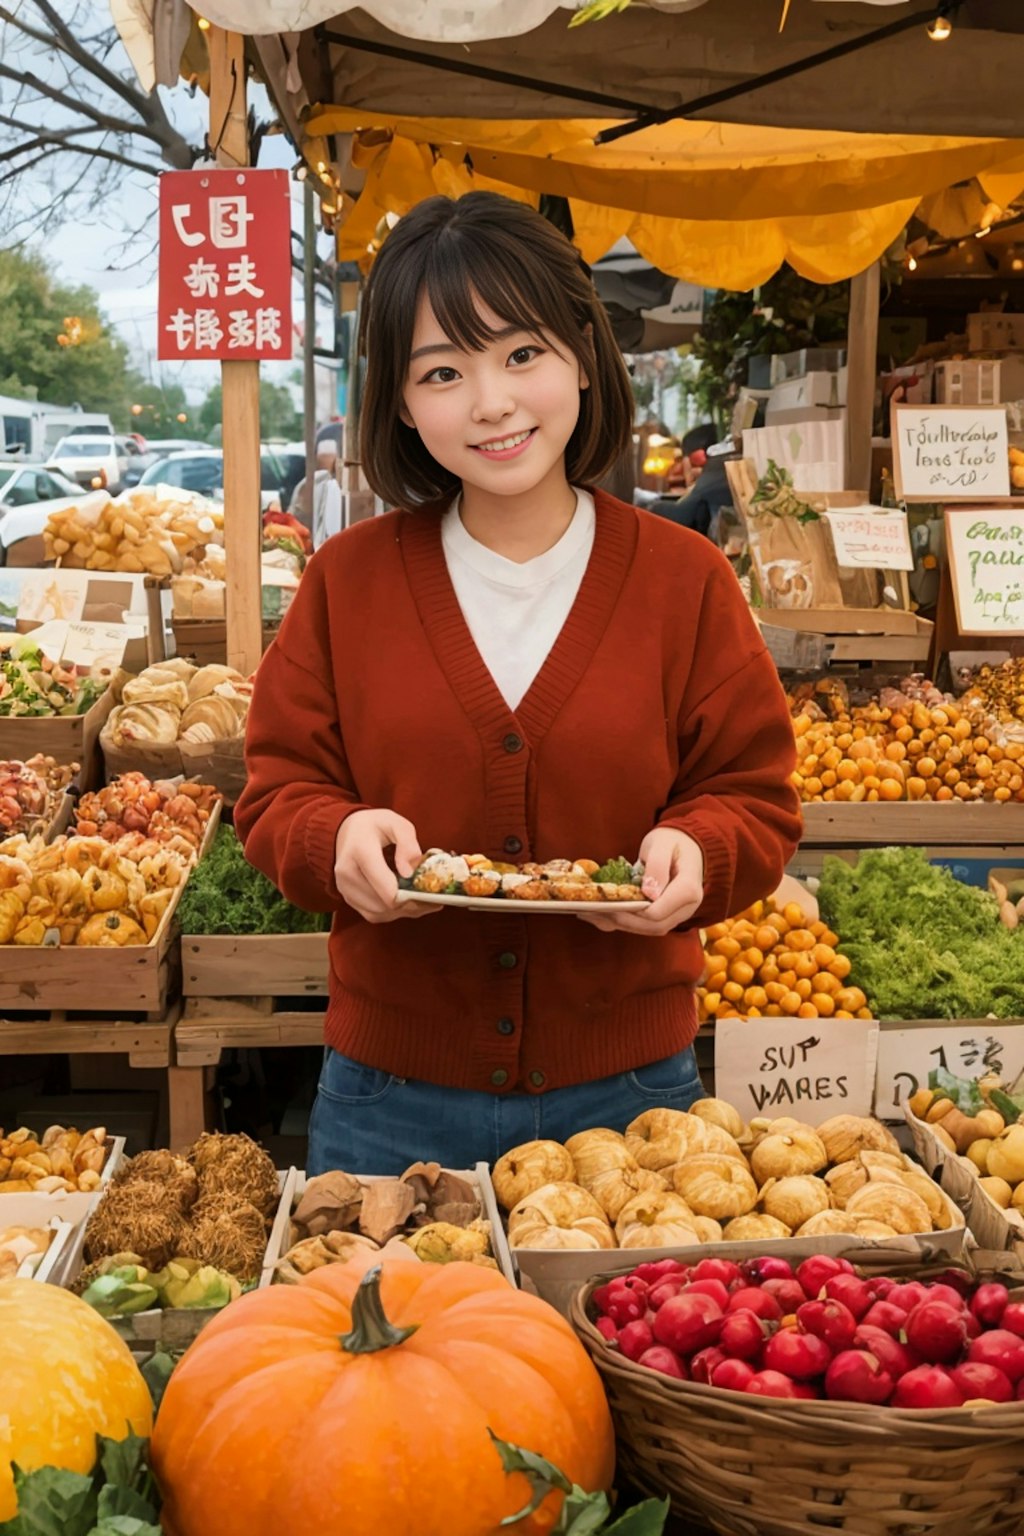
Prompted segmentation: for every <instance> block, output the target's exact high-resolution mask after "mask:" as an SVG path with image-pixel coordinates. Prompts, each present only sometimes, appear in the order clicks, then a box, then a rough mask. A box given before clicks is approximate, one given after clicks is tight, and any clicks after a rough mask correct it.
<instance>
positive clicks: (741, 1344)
mask: <svg viewBox="0 0 1024 1536" xmlns="http://www.w3.org/2000/svg"><path fill="white" fill-rule="evenodd" d="M775 1326H776V1325H775V1324H774V1323H769V1322H766V1321H765V1319H764V1318H761V1317H758V1315H757V1313H756V1312H730V1313H728V1315H727V1316H726V1319H725V1322H724V1323H723V1324H722V1332H721V1334H720V1336H719V1339H718V1345H719V1348H720V1349H721V1351H722V1353H723V1354H724V1355H728V1356H729V1358H730V1359H735V1360H756V1359H757V1358H758V1356H759V1355H760V1353H761V1349H762V1347H763V1345H764V1341H765V1339H767V1338H768V1336H769V1334H770V1333H771V1330H772V1329H773V1328H774V1327H775Z"/></svg>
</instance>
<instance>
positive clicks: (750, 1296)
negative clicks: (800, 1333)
mask: <svg viewBox="0 0 1024 1536" xmlns="http://www.w3.org/2000/svg"><path fill="white" fill-rule="evenodd" d="M726 1310H727V1311H729V1312H753V1313H754V1314H755V1316H757V1317H763V1318H766V1319H767V1320H768V1322H770V1323H777V1322H779V1321H780V1320H781V1318H782V1308H781V1307H780V1306H779V1304H778V1302H777V1301H776V1300H775V1297H774V1296H772V1295H771V1294H770V1293H769V1292H768V1291H762V1290H758V1289H757V1287H755V1286H753V1285H747V1286H744V1287H743V1289H742V1290H740V1291H733V1293H732V1295H731V1296H730V1297H729V1305H728V1307H727V1309H726Z"/></svg>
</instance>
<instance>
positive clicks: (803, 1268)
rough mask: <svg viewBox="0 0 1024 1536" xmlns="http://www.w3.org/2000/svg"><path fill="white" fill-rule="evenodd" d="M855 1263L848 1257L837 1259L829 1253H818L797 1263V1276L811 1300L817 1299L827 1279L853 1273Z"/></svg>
mask: <svg viewBox="0 0 1024 1536" xmlns="http://www.w3.org/2000/svg"><path fill="white" fill-rule="evenodd" d="M852 1274H853V1265H852V1264H851V1263H850V1261H849V1260H848V1259H836V1258H833V1257H832V1255H831V1254H829V1253H816V1254H813V1255H812V1256H811V1257H810V1258H809V1259H804V1261H803V1263H802V1264H798V1265H797V1271H796V1277H797V1279H798V1280H799V1281H800V1284H801V1285H802V1286H803V1288H804V1292H805V1294H806V1296H807V1299H808V1300H809V1301H816V1300H817V1299H818V1297H819V1296H820V1294H821V1291H822V1289H823V1287H824V1285H825V1281H826V1280H831V1278H832V1276H833V1275H852Z"/></svg>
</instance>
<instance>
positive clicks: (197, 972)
mask: <svg viewBox="0 0 1024 1536" xmlns="http://www.w3.org/2000/svg"><path fill="white" fill-rule="evenodd" d="M327 938H328V936H327V934H326V933H268V934H246V935H240V936H236V935H232V934H220V933H187V934H185V935H184V937H183V938H182V941H181V970H182V992H183V993H184V995H185V996H186V997H209V998H233V997H262V996H284V995H287V996H293V997H299V996H305V997H326V995H327V982H328V977H329V974H330V967H329V964H328V960H327Z"/></svg>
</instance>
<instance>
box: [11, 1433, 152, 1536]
mask: <svg viewBox="0 0 1024 1536" xmlns="http://www.w3.org/2000/svg"><path fill="white" fill-rule="evenodd" d="M148 1454H149V1441H148V1440H142V1439H140V1438H139V1436H138V1435H128V1436H127V1437H126V1439H124V1440H107V1439H105V1438H104V1437H103V1436H102V1435H97V1437H96V1465H95V1467H94V1468H93V1470H92V1472H91V1473H84V1472H66V1471H64V1470H62V1469H61V1468H60V1467H37V1468H36V1470H35V1471H34V1472H23V1471H22V1469H21V1468H20V1467H17V1466H16V1467H15V1468H14V1491H15V1493H16V1495H17V1499H18V1513H17V1514H16V1515H15V1516H14V1519H13V1520H5V1521H4V1522H3V1523H2V1524H0V1536H160V1524H159V1517H160V1495H159V1493H158V1492H157V1487H156V1482H155V1480H154V1478H153V1474H152V1472H151V1471H150V1469H149V1460H148Z"/></svg>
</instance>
